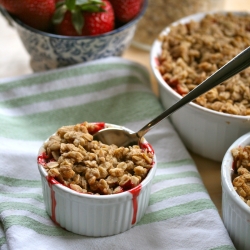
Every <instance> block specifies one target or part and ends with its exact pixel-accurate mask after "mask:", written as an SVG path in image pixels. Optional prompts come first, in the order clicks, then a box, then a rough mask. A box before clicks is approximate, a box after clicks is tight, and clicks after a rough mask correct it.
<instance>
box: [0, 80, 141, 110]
mask: <svg viewBox="0 0 250 250" xmlns="http://www.w3.org/2000/svg"><path fill="white" fill-rule="evenodd" d="M124 83H126V84H128V85H130V84H131V85H134V84H143V82H142V81H141V80H140V79H139V78H137V77H135V76H123V77H116V78H113V79H109V80H106V81H99V82H95V83H94V84H93V83H92V84H88V85H81V86H77V87H71V88H67V89H60V90H55V91H51V92H46V93H38V94H36V95H32V96H25V97H21V98H17V99H12V100H7V101H2V102H0V107H6V108H13V107H19V106H22V105H28V104H31V103H35V102H37V100H39V102H41V101H50V100H55V99H59V98H65V97H69V96H70V97H72V96H77V95H82V94H88V93H91V92H98V91H101V90H104V89H107V88H112V87H115V86H119V85H122V84H124Z"/></svg>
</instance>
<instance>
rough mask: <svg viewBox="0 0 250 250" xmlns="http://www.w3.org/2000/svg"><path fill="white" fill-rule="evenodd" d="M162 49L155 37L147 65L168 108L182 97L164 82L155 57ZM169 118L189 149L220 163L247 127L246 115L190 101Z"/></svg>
mask: <svg viewBox="0 0 250 250" xmlns="http://www.w3.org/2000/svg"><path fill="white" fill-rule="evenodd" d="M208 13H215V12H207V13H197V14H194V15H191V16H188V17H185V18H182V19H180V20H179V21H177V22H175V23H173V24H172V25H177V24H179V23H183V24H185V23H188V22H190V21H191V20H194V21H200V20H201V19H202V18H203V17H204V16H205V15H206V14H208ZM220 13H227V12H220ZM232 13H234V14H236V15H246V14H249V13H248V12H232ZM169 30H170V28H169V26H168V27H166V29H164V30H163V31H162V32H161V34H168V32H169ZM161 51H162V49H161V42H160V41H159V40H156V41H155V42H154V43H153V45H152V48H151V52H150V65H151V68H152V71H153V73H154V76H155V77H156V79H157V82H158V87H159V96H160V100H161V102H162V104H163V106H164V107H165V108H166V109H167V108H169V107H171V106H172V105H173V104H175V103H176V102H177V101H179V100H180V99H181V98H182V97H181V96H180V95H179V94H178V93H176V92H175V91H174V90H173V89H172V88H171V87H170V86H169V85H168V84H167V83H166V82H165V81H164V79H163V78H162V76H161V74H160V72H159V70H158V62H157V58H158V56H159V55H160V54H161ZM170 119H171V121H172V123H173V125H174V127H175V128H176V130H177V132H178V134H179V135H180V137H181V139H182V141H183V143H184V144H185V145H186V147H187V148H188V149H189V150H191V151H192V152H194V153H196V154H199V155H201V156H203V157H206V158H209V159H212V160H215V161H220V162H221V161H222V159H223V156H224V154H225V153H226V151H227V149H228V147H229V146H230V145H231V144H232V143H233V142H234V141H235V140H236V139H237V138H239V137H240V136H241V135H243V134H245V133H247V132H248V131H249V127H250V117H249V116H239V115H230V114H225V113H220V112H217V111H214V110H210V109H207V108H204V107H201V106H199V105H197V104H195V103H193V102H191V103H188V104H187V105H185V106H184V107H182V108H181V109H179V110H178V111H176V112H175V113H173V114H172V115H171V116H170Z"/></svg>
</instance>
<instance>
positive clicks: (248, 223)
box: [221, 132, 250, 250]
mask: <svg viewBox="0 0 250 250" xmlns="http://www.w3.org/2000/svg"><path fill="white" fill-rule="evenodd" d="M246 145H250V132H249V133H247V134H245V135H243V136H241V137H240V138H239V139H237V140H236V141H235V142H234V143H233V144H232V145H231V146H230V147H229V149H228V150H227V152H226V154H225V156H224V158H223V161H222V166H221V184H222V216H223V221H224V224H225V227H226V228H227V230H228V233H229V235H230V237H231V239H232V241H233V243H234V245H235V247H236V249H241V250H247V249H250V237H249V232H250V207H249V206H248V205H247V204H246V203H245V202H244V201H243V200H241V198H240V196H239V195H238V194H237V192H236V191H235V190H234V187H233V184H232V175H233V172H234V171H233V157H232V154H231V150H232V149H233V148H237V147H239V146H242V147H244V146H246Z"/></svg>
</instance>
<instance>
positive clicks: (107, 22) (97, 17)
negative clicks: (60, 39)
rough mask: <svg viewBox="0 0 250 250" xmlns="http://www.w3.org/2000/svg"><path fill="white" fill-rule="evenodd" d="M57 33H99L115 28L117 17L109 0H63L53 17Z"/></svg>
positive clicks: (83, 34)
mask: <svg viewBox="0 0 250 250" xmlns="http://www.w3.org/2000/svg"><path fill="white" fill-rule="evenodd" d="M53 23H54V24H55V32H56V34H60V35H65V36H90V35H99V34H103V33H106V32H109V31H111V30H113V29H114V25H115V17H114V11H113V8H112V5H111V4H110V2H109V1H108V0H62V1H59V2H58V3H57V8H56V12H55V14H54V17H53Z"/></svg>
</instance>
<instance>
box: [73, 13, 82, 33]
mask: <svg viewBox="0 0 250 250" xmlns="http://www.w3.org/2000/svg"><path fill="white" fill-rule="evenodd" d="M71 16H72V23H73V26H74V28H75V30H76V32H77V33H78V34H79V35H81V34H82V28H83V25H84V19H83V16H82V13H81V11H72V12H71Z"/></svg>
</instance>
